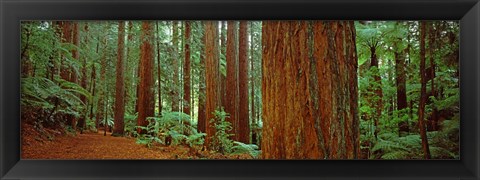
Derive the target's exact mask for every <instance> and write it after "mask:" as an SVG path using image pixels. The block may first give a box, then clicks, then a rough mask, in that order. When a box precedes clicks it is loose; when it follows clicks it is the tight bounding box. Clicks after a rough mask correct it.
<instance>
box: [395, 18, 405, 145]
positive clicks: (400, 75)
mask: <svg viewBox="0 0 480 180" xmlns="http://www.w3.org/2000/svg"><path fill="white" fill-rule="evenodd" d="M402 25H403V24H401V23H399V22H397V23H396V26H397V27H398V28H403V27H402ZM395 38H396V39H395V43H394V46H395V52H394V56H395V76H396V77H395V85H396V88H397V110H398V111H399V112H402V111H403V110H405V109H407V106H408V105H407V83H406V81H407V79H406V78H407V77H406V60H405V56H406V54H408V48H403V49H402V46H401V45H400V44H401V43H402V40H403V39H402V38H400V37H395ZM407 43H409V42H408V41H407ZM407 46H408V45H407ZM404 113H406V112H404ZM404 113H399V114H401V115H402V114H404ZM401 117H402V116H399V118H401ZM398 131H399V133H398V135H399V136H400V134H401V133H402V132H408V131H409V125H408V122H403V121H402V122H400V123H398Z"/></svg>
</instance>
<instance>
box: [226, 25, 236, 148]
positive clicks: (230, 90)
mask: <svg viewBox="0 0 480 180" xmlns="http://www.w3.org/2000/svg"><path fill="white" fill-rule="evenodd" d="M235 24H236V23H235V22H234V21H228V25H227V26H228V27H227V50H226V51H227V52H226V53H227V56H226V58H227V59H226V60H227V80H226V83H227V85H226V92H227V100H226V103H227V104H226V105H225V112H227V113H228V114H230V117H229V118H228V119H227V120H228V122H230V123H231V125H232V130H231V131H229V132H228V133H229V134H234V136H233V137H232V139H233V140H238V122H237V121H238V120H237V116H238V77H237V73H238V54H237V50H236V49H237V40H236V39H237V38H236V37H237V32H238V31H237V28H236V26H235Z"/></svg>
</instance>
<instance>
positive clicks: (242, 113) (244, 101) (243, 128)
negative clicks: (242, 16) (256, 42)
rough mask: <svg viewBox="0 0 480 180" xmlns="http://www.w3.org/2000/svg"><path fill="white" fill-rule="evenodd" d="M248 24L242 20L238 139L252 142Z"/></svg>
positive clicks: (240, 29)
mask: <svg viewBox="0 0 480 180" xmlns="http://www.w3.org/2000/svg"><path fill="white" fill-rule="evenodd" d="M247 29H248V26H247V22H246V21H240V28H239V34H240V35H239V51H238V71H239V72H238V86H239V87H238V92H239V93H238V96H239V101H238V126H237V128H238V141H240V142H243V143H250V121H249V117H248V60H247V59H248V54H247V53H248V52H247V50H248V30H247Z"/></svg>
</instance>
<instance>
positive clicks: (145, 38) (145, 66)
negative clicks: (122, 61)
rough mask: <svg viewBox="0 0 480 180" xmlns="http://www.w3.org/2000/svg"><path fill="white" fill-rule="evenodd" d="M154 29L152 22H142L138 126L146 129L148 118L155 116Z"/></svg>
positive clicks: (143, 131)
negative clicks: (152, 40) (152, 41)
mask: <svg viewBox="0 0 480 180" xmlns="http://www.w3.org/2000/svg"><path fill="white" fill-rule="evenodd" d="M152 31H153V28H152V23H151V22H150V21H144V22H142V35H141V37H140V39H141V40H142V44H141V47H140V49H141V51H140V64H139V66H140V67H141V68H140V88H139V89H140V92H139V93H138V95H139V97H138V119H137V126H143V127H146V126H147V125H148V124H149V122H148V121H147V120H146V118H147V117H152V116H153V115H154V106H155V105H154V104H155V101H154V99H153V98H152V97H153V46H152V43H151V42H150V41H151V39H153V34H152V33H153V32H152ZM137 132H138V133H140V134H142V133H146V131H145V130H142V129H140V128H138V129H137Z"/></svg>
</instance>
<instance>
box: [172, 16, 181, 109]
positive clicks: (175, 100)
mask: <svg viewBox="0 0 480 180" xmlns="http://www.w3.org/2000/svg"><path fill="white" fill-rule="evenodd" d="M172 44H173V45H172V46H173V51H172V57H173V62H172V64H173V65H172V68H173V89H172V91H171V93H170V94H171V95H172V111H175V112H177V111H179V100H180V99H179V97H178V90H179V89H178V87H179V85H178V77H179V74H178V22H177V21H173V22H172Z"/></svg>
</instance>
